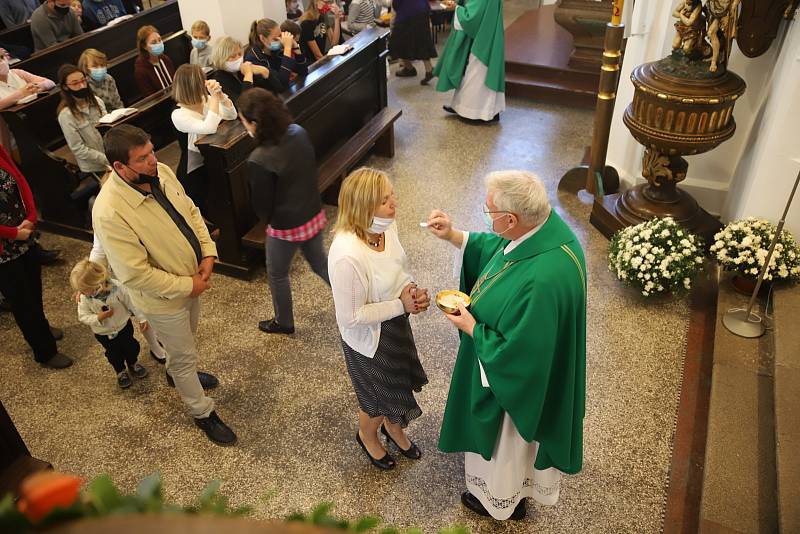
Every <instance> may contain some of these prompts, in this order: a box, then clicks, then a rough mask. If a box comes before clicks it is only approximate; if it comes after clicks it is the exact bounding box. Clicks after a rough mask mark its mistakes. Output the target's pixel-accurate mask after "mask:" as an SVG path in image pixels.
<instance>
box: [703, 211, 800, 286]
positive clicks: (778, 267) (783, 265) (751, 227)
mask: <svg viewBox="0 0 800 534" xmlns="http://www.w3.org/2000/svg"><path fill="white" fill-rule="evenodd" d="M776 230H777V227H776V226H775V225H774V224H772V223H771V222H769V221H767V220H764V219H756V218H755V217H748V218H747V219H741V220H738V221H732V222H730V223H728V225H727V226H725V228H723V229H722V230H721V231H720V232H718V233H717V234H716V235H715V236H714V244H713V245H711V247H710V249H709V250H710V251H711V253H712V254H713V255H714V257H715V258H716V259H717V261H718V262H719V264H720V265H722V266H723V268H725V269H726V270H729V271H734V272H737V273H739V274H741V275H743V276H749V277H752V278H756V277H757V276H758V274H759V273H760V272H761V269H762V268H763V267H764V262H765V261H766V259H767V253H768V252H769V245H770V243H772V239H773V238H774V237H775V231H776ZM764 280H790V281H794V282H798V281H800V246H798V244H797V241H795V239H794V237H793V236H792V234H791V232H789V231H788V230H783V231H782V232H781V235H780V237H779V238H778V242H777V243H776V244H775V250H774V251H773V253H772V258H770V260H769V269H767V272H766V274H765V275H764Z"/></svg>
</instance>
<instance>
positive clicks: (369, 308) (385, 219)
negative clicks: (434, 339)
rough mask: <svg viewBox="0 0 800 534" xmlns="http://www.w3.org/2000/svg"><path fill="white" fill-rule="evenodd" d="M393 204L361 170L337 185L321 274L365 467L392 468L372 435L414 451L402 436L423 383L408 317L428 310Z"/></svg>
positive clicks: (384, 179) (382, 177) (386, 186)
mask: <svg viewBox="0 0 800 534" xmlns="http://www.w3.org/2000/svg"><path fill="white" fill-rule="evenodd" d="M396 209H397V199H396V198H395V195H394V190H393V189H392V184H391V182H390V181H389V178H388V176H387V175H386V174H385V173H383V172H381V171H378V170H376V169H370V168H362V169H359V170H357V171H355V172H353V173H352V174H350V176H348V177H347V178H346V179H345V180H344V182H343V183H342V187H341V190H340V192H339V217H338V220H337V222H336V227H335V236H334V239H333V243H332V244H331V248H330V252H329V254H328V271H329V273H330V278H331V286H332V289H333V302H334V305H335V307H336V323H337V324H338V326H339V333H340V334H341V336H342V350H343V352H344V359H345V362H346V364H347V371H348V373H349V374H350V379H351V380H352V382H353V389H354V390H355V393H356V398H357V399H358V405H359V410H358V423H359V424H358V427H359V429H358V433H357V434H356V442H358V444H359V445H360V446H361V448H362V449H363V450H364V453H365V454H366V455H367V457H368V458H369V460H370V461H371V462H372V464H373V465H375V466H376V467H379V468H380V469H392V468H394V467H395V465H396V463H395V461H394V458H392V456H391V455H389V453H388V452H386V449H384V447H383V445H382V444H381V441H380V439H379V438H378V429H379V428H380V427H381V425H382V426H383V428H381V432H382V433H383V434H384V435H385V436H386V437H387V440H388V441H390V442H392V443H394V444H395V446H396V447H397V448H398V449H399V450H400V452H401V453H402V454H403V455H404V456H406V457H407V458H411V459H419V458H420V457H421V456H422V452H421V451H420V449H419V447H417V446H416V445H415V444H414V442H412V441H411V440H410V439H409V438H408V436H407V435H406V433H405V431H404V430H403V429H404V428H405V427H406V426H408V423H409V422H411V421H412V420H413V419H416V418H417V417H419V416H420V415H421V414H422V410H421V409H420V407H419V405H418V404H417V401H416V400H415V399H414V392H415V391H416V392H419V391H420V390H421V389H422V386H424V385H425V384H427V383H428V378H427V376H426V375H425V371H424V369H423V368H422V364H421V363H420V361H419V358H418V356H417V349H416V346H415V344H414V336H413V333H412V332H411V326H410V324H409V321H408V315H409V314H412V313H413V314H417V313H421V312H423V311H425V310H426V309H427V308H428V306H429V305H430V299H429V297H428V290H427V289H420V288H417V287H416V284H415V283H414V282H413V277H412V276H411V272H410V270H409V265H408V258H407V257H406V253H405V251H404V250H403V246H402V245H401V244H400V239H399V237H398V234H397V225H396V223H395V214H396Z"/></svg>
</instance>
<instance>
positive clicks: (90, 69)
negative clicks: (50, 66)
mask: <svg viewBox="0 0 800 534" xmlns="http://www.w3.org/2000/svg"><path fill="white" fill-rule="evenodd" d="M78 68H79V69H81V71H82V72H83V73H84V74H85V75H86V81H87V82H88V83H89V87H91V88H92V92H93V93H94V94H95V96H97V97H99V98H100V100H102V101H103V104H105V105H106V111H114V110H115V109H119V108H122V107H125V106H124V105H123V104H122V99H121V98H120V96H119V91H118V90H117V82H116V81H114V78H113V77H112V76H111V75H110V74H109V73H108V58H107V57H106V55H105V54H104V53H102V52H101V51H100V50H96V49H94V48H87V49H86V50H84V51H83V53H82V54H81V57H80V58H78Z"/></svg>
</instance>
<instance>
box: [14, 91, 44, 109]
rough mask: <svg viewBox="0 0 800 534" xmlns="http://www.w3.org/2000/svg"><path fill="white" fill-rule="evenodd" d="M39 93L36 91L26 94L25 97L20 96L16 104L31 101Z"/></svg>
mask: <svg viewBox="0 0 800 534" xmlns="http://www.w3.org/2000/svg"><path fill="white" fill-rule="evenodd" d="M38 96H39V95H38V94H37V93H33V94H32V95H28V96H26V97H23V98H20V99H19V100H17V105H18V106H19V105H20V104H27V103H28V102H33V101H34V100H36V98H37V97H38Z"/></svg>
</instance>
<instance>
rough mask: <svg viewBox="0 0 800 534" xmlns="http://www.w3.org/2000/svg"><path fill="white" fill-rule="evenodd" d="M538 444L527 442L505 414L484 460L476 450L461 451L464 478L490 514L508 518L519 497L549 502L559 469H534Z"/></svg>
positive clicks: (555, 495)
mask: <svg viewBox="0 0 800 534" xmlns="http://www.w3.org/2000/svg"><path fill="white" fill-rule="evenodd" d="M538 448H539V444H538V443H537V442H535V441H533V442H531V443H528V442H527V441H525V440H524V439H523V438H522V436H520V435H519V432H518V431H517V427H515V426H514V422H513V421H512V420H511V417H509V416H508V414H504V415H503V425H502V427H501V430H500V436H498V439H497V443H496V444H495V447H494V452H493V453H492V459H491V460H489V461H488V462H487V461H486V460H484V459H483V457H482V456H481V455H480V454H475V453H472V452H467V453H464V478H465V479H466V483H467V490H469V492H470V493H472V494H473V495H474V496H475V497H477V499H478V500H479V501H480V502H481V504H482V505H483V506H484V508H486V510H487V511H488V512H489V513H490V514H491V515H492V517H493V518H495V519H498V520H504V519H508V518H509V517H510V516H511V514H512V513H513V512H514V508H515V507H516V506H517V504H518V503H519V501H520V500H522V499H524V498H525V497H533V498H534V499H535V500H536V502H538V503H541V504H545V505H548V506H552V505H554V504H556V503H557V502H558V497H559V494H560V492H561V472H560V471H559V470H558V469H555V468H553V467H550V468H548V469H545V470H543V471H540V470H538V469H535V468H534V467H533V464H534V462H535V460H536V452H537V450H538Z"/></svg>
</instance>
